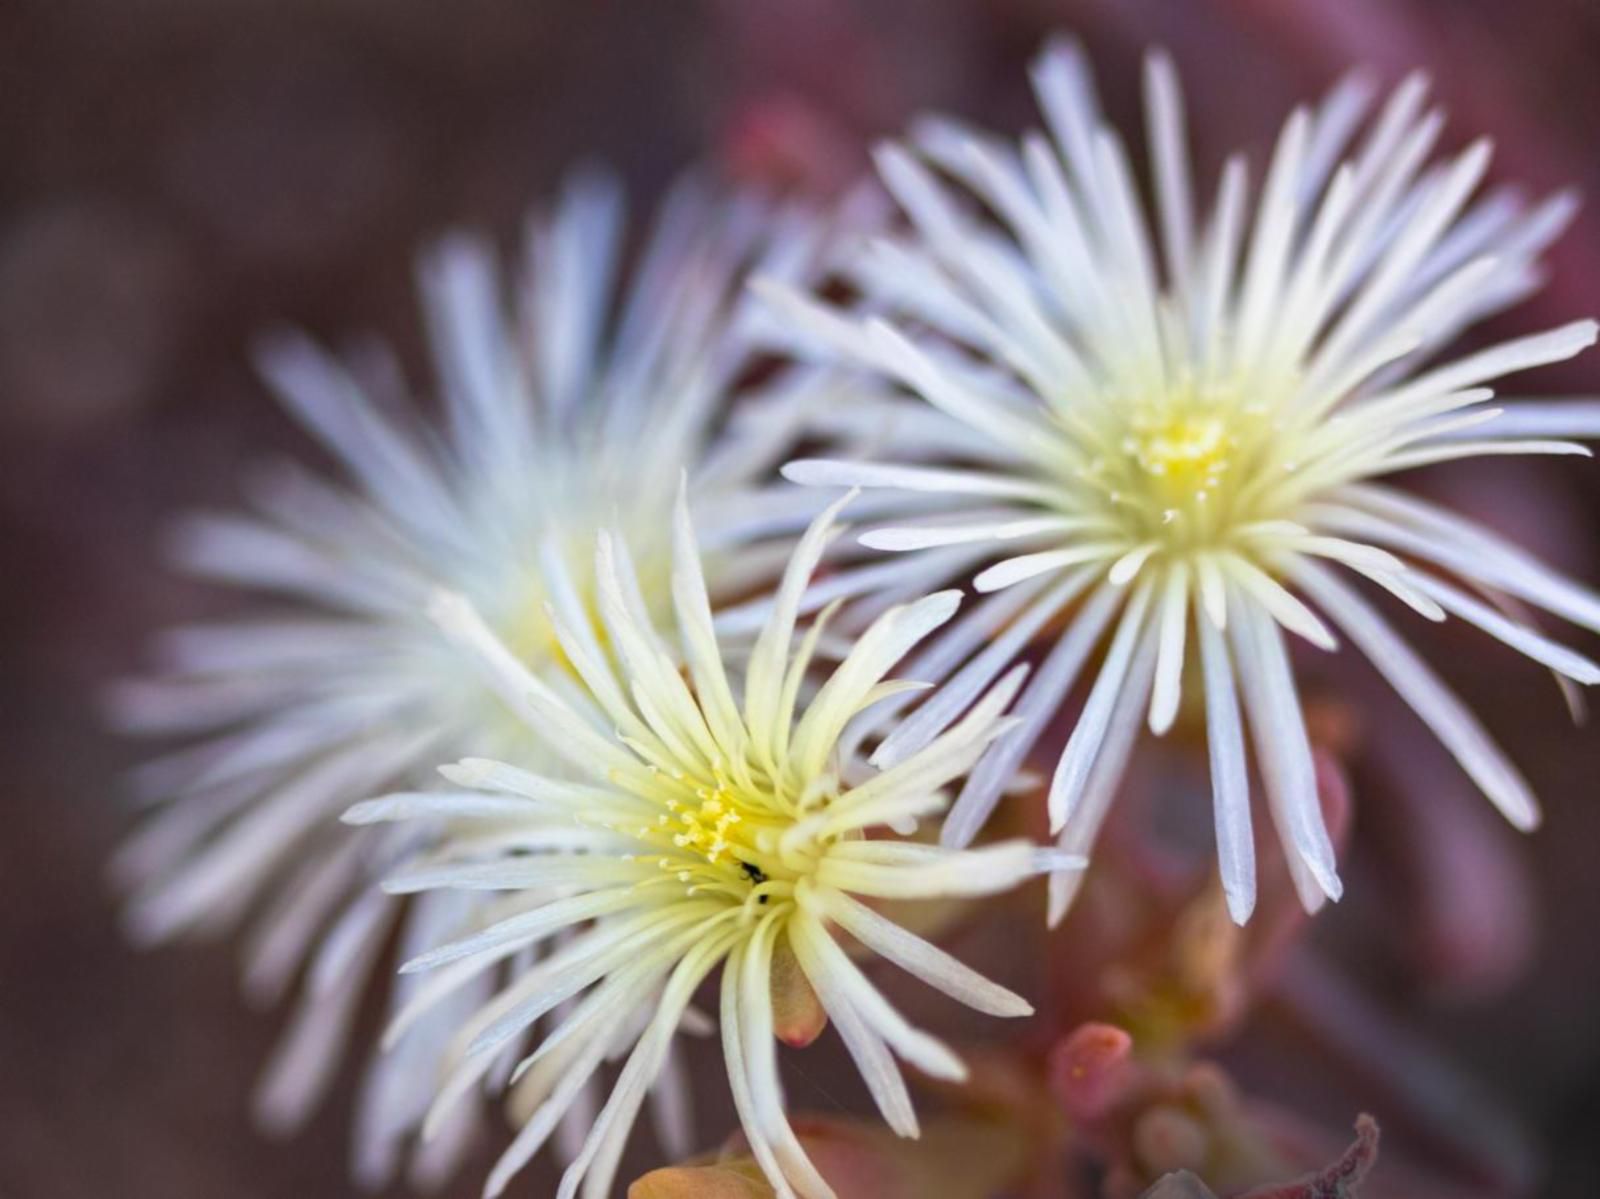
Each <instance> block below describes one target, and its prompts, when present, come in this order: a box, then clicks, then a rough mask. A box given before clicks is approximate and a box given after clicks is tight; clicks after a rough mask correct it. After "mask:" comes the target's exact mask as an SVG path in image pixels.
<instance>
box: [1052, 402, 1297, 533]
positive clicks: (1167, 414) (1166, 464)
mask: <svg viewBox="0 0 1600 1199" xmlns="http://www.w3.org/2000/svg"><path fill="white" fill-rule="evenodd" d="M1113 414H1114V415H1113ZM1102 415H1103V418H1110V419H1105V421H1104V424H1102V425H1100V427H1099V428H1098V429H1097V430H1096V434H1097V435H1096V436H1095V437H1094V445H1095V450H1096V453H1095V455H1094V457H1093V458H1092V460H1091V462H1090V465H1089V467H1088V468H1087V470H1086V471H1085V472H1084V476H1085V479H1086V481H1087V482H1089V483H1090V484H1091V485H1092V486H1095V487H1096V488H1098V489H1099V490H1100V491H1101V492H1102V493H1103V495H1104V498H1105V500H1106V502H1107V504H1108V506H1109V508H1110V510H1111V513H1112V515H1113V517H1114V519H1115V523H1116V524H1117V525H1118V526H1119V527H1120V528H1121V529H1122V531H1123V533H1124V534H1125V535H1126V536H1127V537H1128V538H1129V540H1130V541H1131V542H1132V543H1134V544H1146V543H1151V542H1153V543H1155V544H1156V545H1157V546H1159V547H1160V549H1161V551H1162V552H1178V553H1181V552H1186V551H1189V550H1193V549H1197V548H1203V547H1211V546H1215V545H1217V544H1218V543H1220V542H1224V541H1226V540H1227V538H1228V536H1229V533H1230V531H1231V530H1232V529H1235V528H1237V527H1238V526H1239V525H1240V524H1241V523H1242V522H1244V521H1246V520H1252V519H1258V518H1259V513H1256V512H1255V509H1256V507H1257V506H1258V505H1257V503H1256V499H1257V495H1258V489H1257V488H1256V487H1254V486H1253V485H1254V484H1255V483H1257V482H1259V481H1260V480H1261V478H1262V467H1263V463H1264V461H1265V457H1266V451H1267V450H1268V449H1269V448H1270V446H1271V444H1272V441H1271V437H1270V433H1271V425H1270V420H1269V418H1268V415H1267V411H1266V409H1265V408H1264V407H1263V406H1261V405H1257V404H1252V403H1250V402H1248V401H1247V400H1246V399H1245V397H1244V394H1243V393H1242V391H1241V389H1240V388H1239V387H1237V386H1236V385H1232V384H1228V385H1222V384H1209V383H1208V384H1203V385H1202V384H1199V383H1195V382H1184V383H1181V384H1178V385H1176V386H1174V387H1172V388H1171V389H1169V390H1167V391H1166V392H1164V393H1162V394H1160V395H1156V396H1152V397H1149V398H1148V399H1145V400H1143V401H1142V402H1139V403H1134V404H1130V405H1127V407H1126V408H1118V407H1113V408H1112V409H1110V410H1109V411H1108V412H1106V413H1104V414H1102Z"/></svg>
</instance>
